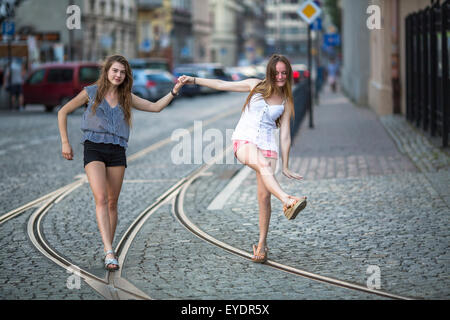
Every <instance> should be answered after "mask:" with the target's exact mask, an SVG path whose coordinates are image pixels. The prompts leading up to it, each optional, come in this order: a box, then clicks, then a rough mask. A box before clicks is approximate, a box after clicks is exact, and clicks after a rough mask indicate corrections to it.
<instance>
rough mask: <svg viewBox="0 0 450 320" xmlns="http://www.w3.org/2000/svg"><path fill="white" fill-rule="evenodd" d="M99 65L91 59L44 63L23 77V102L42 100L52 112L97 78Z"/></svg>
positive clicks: (46, 108) (38, 101) (35, 102)
mask: <svg viewBox="0 0 450 320" xmlns="http://www.w3.org/2000/svg"><path fill="white" fill-rule="evenodd" d="M99 75H100V66H99V65H98V64H97V63H93V62H67V63H49V64H43V65H41V66H39V67H38V68H36V69H34V70H33V71H32V72H30V73H29V75H28V76H27V77H26V79H25V82H24V84H23V96H24V100H25V101H24V104H25V105H27V104H43V105H45V110H46V111H47V112H51V111H52V110H53V108H55V107H56V106H61V105H64V104H65V103H67V102H68V101H69V100H70V99H72V98H73V97H74V96H76V95H77V94H78V93H79V92H80V91H81V90H82V89H83V87H85V86H88V85H90V84H92V83H94V82H95V81H97V79H98V77H99Z"/></svg>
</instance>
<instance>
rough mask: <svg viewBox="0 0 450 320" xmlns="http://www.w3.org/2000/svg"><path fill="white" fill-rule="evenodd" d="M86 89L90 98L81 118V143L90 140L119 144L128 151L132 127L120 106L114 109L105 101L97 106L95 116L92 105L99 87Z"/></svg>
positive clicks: (93, 86)
mask: <svg viewBox="0 0 450 320" xmlns="http://www.w3.org/2000/svg"><path fill="white" fill-rule="evenodd" d="M84 89H85V90H86V92H87V94H88V96H89V102H88V107H87V108H86V111H84V113H83V117H82V118H81V131H83V137H82V139H81V143H83V142H84V141H86V140H89V141H92V142H96V143H111V144H118V145H120V146H122V147H124V148H125V149H126V148H127V147H128V138H129V136H130V126H129V125H128V123H127V121H126V120H125V115H124V113H123V110H122V107H121V106H120V104H117V106H115V107H114V108H113V107H111V106H110V105H109V104H108V102H107V101H106V99H103V101H102V102H101V103H100V104H99V105H98V106H97V109H96V112H95V114H93V113H92V105H93V104H94V101H95V96H96V94H97V85H92V86H88V87H85V88H84Z"/></svg>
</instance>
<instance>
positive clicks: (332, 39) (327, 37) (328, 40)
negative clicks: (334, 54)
mask: <svg viewBox="0 0 450 320" xmlns="http://www.w3.org/2000/svg"><path fill="white" fill-rule="evenodd" d="M323 42H324V44H325V45H326V46H329V47H336V46H339V45H340V44H341V36H340V34H339V33H326V34H324V35H323Z"/></svg>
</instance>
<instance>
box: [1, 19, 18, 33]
mask: <svg viewBox="0 0 450 320" xmlns="http://www.w3.org/2000/svg"><path fill="white" fill-rule="evenodd" d="M15 29H16V26H15V24H14V22H12V21H3V23H2V34H3V35H4V36H13V35H14V32H15Z"/></svg>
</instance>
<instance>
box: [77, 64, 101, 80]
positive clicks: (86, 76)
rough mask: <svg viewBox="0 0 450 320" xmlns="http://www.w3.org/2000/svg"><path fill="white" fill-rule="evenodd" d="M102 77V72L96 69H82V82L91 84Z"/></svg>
mask: <svg viewBox="0 0 450 320" xmlns="http://www.w3.org/2000/svg"><path fill="white" fill-rule="evenodd" d="M99 76H100V70H99V68H96V67H82V68H80V82H84V83H91V82H95V81H97V79H98V78H99Z"/></svg>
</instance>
